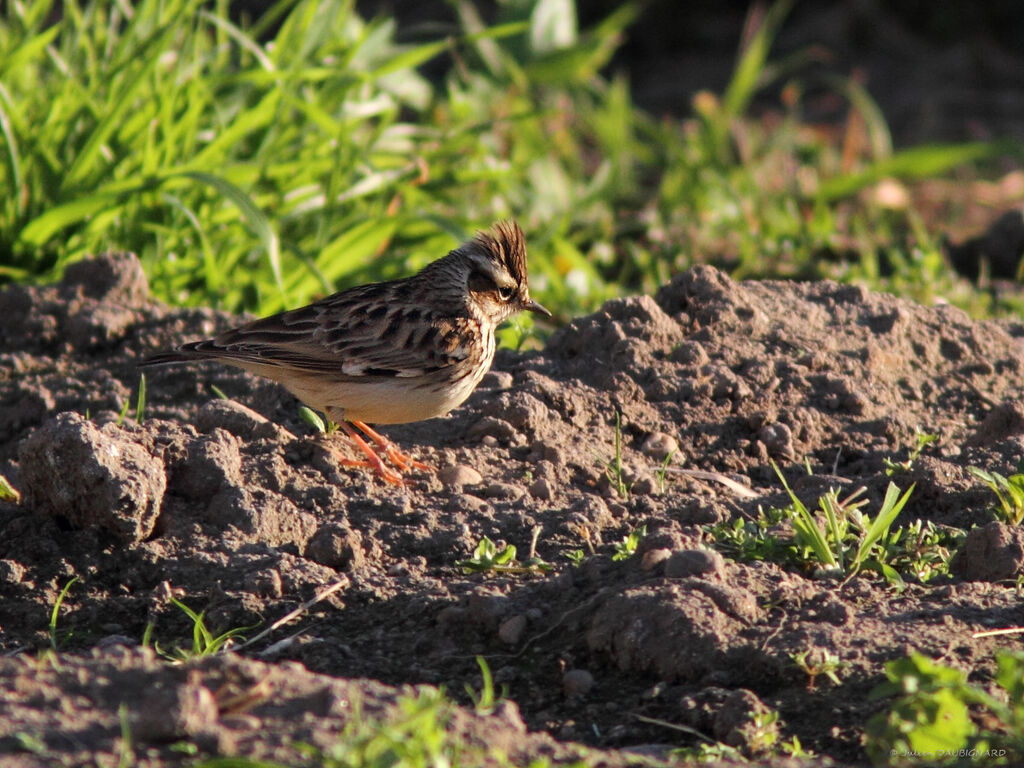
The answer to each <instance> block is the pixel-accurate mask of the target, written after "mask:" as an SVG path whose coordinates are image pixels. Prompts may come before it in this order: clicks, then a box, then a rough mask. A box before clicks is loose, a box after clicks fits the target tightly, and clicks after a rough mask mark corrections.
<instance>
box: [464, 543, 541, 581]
mask: <svg viewBox="0 0 1024 768" xmlns="http://www.w3.org/2000/svg"><path fill="white" fill-rule="evenodd" d="M535 541H536V540H535ZM456 565H458V566H459V567H460V568H462V569H463V570H464V571H465V572H466V573H536V572H546V571H550V570H551V565H550V564H548V563H545V562H544V561H543V560H540V558H531V559H530V560H527V562H525V563H522V564H520V563H517V562H516V548H515V545H513V544H509V545H508V546H506V547H504V548H503V549H501V550H500V551H499V550H498V547H497V545H496V544H495V543H494V542H493V541H491V540H490V539H489V538H488V537H487V536H484V537H483V538H482V539H480V541H479V543H478V544H477V545H476V549H474V550H473V556H472V557H470V558H468V559H466V560H459V561H458V562H457V563H456Z"/></svg>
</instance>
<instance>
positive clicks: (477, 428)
mask: <svg viewBox="0 0 1024 768" xmlns="http://www.w3.org/2000/svg"><path fill="white" fill-rule="evenodd" d="M466 437H467V438H468V439H470V440H479V441H480V442H485V440H484V438H487V437H492V438H494V439H495V440H497V441H499V442H501V443H505V444H507V443H518V442H522V436H521V435H520V434H519V433H518V432H516V429H515V427H513V426H512V425H511V424H509V423H508V422H507V421H505V420H504V419H496V418H495V417H494V416H484V417H483V418H482V419H480V421H478V422H477V423H476V424H474V425H473V426H471V427H470V428H469V430H468V431H467V432H466Z"/></svg>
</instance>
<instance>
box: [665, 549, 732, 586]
mask: <svg viewBox="0 0 1024 768" xmlns="http://www.w3.org/2000/svg"><path fill="white" fill-rule="evenodd" d="M723 570H725V558H724V557H722V556H721V555H720V554H718V553H717V552H715V551H714V550H711V549H680V550H678V551H676V552H673V553H672V554H671V556H670V557H669V558H668V560H667V561H666V563H665V575H666V576H668V577H669V578H672V579H678V578H684V577H686V576H699V575H701V574H705V573H715V572H721V571H723Z"/></svg>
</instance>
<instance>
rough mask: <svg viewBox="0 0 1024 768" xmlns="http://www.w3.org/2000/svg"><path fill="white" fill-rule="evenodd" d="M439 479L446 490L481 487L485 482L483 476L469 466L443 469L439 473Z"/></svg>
mask: <svg viewBox="0 0 1024 768" xmlns="http://www.w3.org/2000/svg"><path fill="white" fill-rule="evenodd" d="M437 478H438V480H440V481H441V482H442V483H443V484H444V486H445V487H446V488H453V487H458V486H463V485H479V484H480V483H482V482H483V481H484V478H483V475H481V474H480V473H479V472H477V471H476V470H475V469H473V467H471V466H469V465H468V464H453V465H451V466H449V467H442V468H441V469H440V470H438V472H437Z"/></svg>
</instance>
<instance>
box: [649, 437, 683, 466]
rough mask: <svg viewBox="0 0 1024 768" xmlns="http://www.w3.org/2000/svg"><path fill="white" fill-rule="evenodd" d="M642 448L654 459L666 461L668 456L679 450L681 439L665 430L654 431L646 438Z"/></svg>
mask: <svg viewBox="0 0 1024 768" xmlns="http://www.w3.org/2000/svg"><path fill="white" fill-rule="evenodd" d="M640 450H641V452H643V453H644V454H645V455H647V456H650V457H651V458H653V459H657V460H658V461H664V460H665V457H666V456H668V455H669V454H671V453H675V452H676V451H678V450H679V441H678V440H676V439H675V438H674V437H672V435H666V434H665V433H664V432H652V433H651V434H649V435H648V436H647V439H646V440H644V442H643V445H641V446H640Z"/></svg>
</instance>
